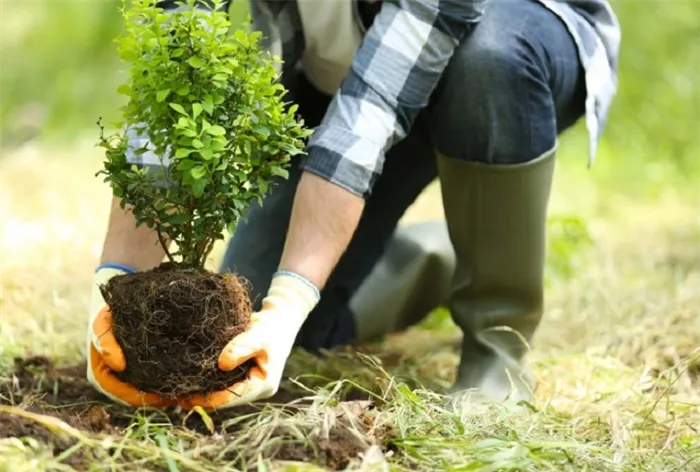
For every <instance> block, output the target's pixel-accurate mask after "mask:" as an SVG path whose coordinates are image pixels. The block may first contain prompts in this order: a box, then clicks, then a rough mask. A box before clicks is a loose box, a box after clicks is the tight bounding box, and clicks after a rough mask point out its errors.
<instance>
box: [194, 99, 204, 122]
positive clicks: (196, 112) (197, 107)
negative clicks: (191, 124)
mask: <svg viewBox="0 0 700 472" xmlns="http://www.w3.org/2000/svg"><path fill="white" fill-rule="evenodd" d="M203 109H204V108H203V107H202V104H201V103H193V104H192V114H193V115H192V118H193V119H195V120H196V119H197V117H198V116H199V115H200V114H201V113H202V110H203Z"/></svg>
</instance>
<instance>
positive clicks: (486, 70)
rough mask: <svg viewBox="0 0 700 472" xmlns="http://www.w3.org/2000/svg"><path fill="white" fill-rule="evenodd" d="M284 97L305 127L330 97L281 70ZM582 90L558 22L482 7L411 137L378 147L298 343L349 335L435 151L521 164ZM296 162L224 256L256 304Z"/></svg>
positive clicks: (317, 344) (580, 103) (281, 228)
mask: <svg viewBox="0 0 700 472" xmlns="http://www.w3.org/2000/svg"><path fill="white" fill-rule="evenodd" d="M284 83H285V85H286V86H287V87H288V88H289V90H290V95H291V98H292V99H293V100H294V101H295V103H297V104H298V105H299V112H300V114H301V115H302V116H303V117H304V118H305V120H306V122H307V124H308V125H310V126H316V125H317V124H318V123H319V122H320V120H321V119H322V117H323V114H324V113H325V110H326V107H327V105H328V103H329V102H330V97H327V96H324V95H322V94H320V93H319V92H317V91H316V90H314V89H313V87H312V86H311V85H310V84H309V83H308V82H307V81H306V80H305V79H304V77H303V75H300V76H298V77H285V78H284ZM585 97H586V89H585V83H584V76H583V70H582V68H581V65H580V62H579V58H578V53H577V51H576V47H575V44H574V43H573V40H572V39H571V36H570V35H569V33H568V31H567V29H566V27H565V26H564V24H563V23H562V22H561V21H560V20H559V19H558V18H557V17H556V16H555V15H554V14H553V13H551V12H550V11H549V10H547V9H546V8H545V7H543V6H542V5H540V4H539V3H536V2H534V1H529V0H516V1H512V2H508V1H504V0H501V1H498V2H491V3H489V4H488V6H487V9H486V12H485V15H484V17H483V19H482V21H481V23H480V24H479V25H478V26H477V28H476V29H475V30H474V32H473V34H472V35H471V36H470V37H469V38H468V39H466V40H465V41H464V42H463V44H461V45H460V46H459V47H458V49H457V50H456V52H455V55H454V57H453V58H452V60H451V62H450V64H449V65H448V67H447V69H446V71H445V73H444V75H443V77H442V79H441V81H440V83H439V84H438V87H437V88H436V90H435V92H434V93H433V96H432V99H431V103H430V104H429V106H428V107H427V108H426V109H425V110H423V112H421V113H420V114H419V116H418V118H417V120H416V123H415V124H414V127H413V129H412V131H411V133H410V135H409V136H408V137H407V138H406V139H405V140H403V141H401V142H400V143H398V144H397V145H395V146H394V147H393V148H392V149H391V150H390V151H389V152H388V154H387V158H386V163H385V166H384V171H383V173H382V176H381V177H380V179H379V180H378V182H377V184H376V186H375V188H374V190H373V193H372V196H371V197H370V198H369V199H368V200H367V202H366V207H365V210H364V213H363V215H362V218H361V220H360V223H359V226H358V228H357V231H356V232H355V235H354V237H353V239H352V241H351V242H350V245H349V247H348V249H347V251H346V253H345V254H344V255H343V257H342V258H341V260H340V261H339V263H338V265H337V266H336V269H335V270H334V272H333V273H332V275H331V277H330V279H329V281H328V283H327V285H326V287H325V288H324V290H323V292H322V296H321V301H320V302H319V304H318V305H317V307H316V308H315V309H314V310H313V311H312V313H311V314H310V315H309V318H308V319H307V321H306V323H305V324H304V326H303V327H302V329H301V331H300V333H299V335H298V337H297V339H296V345H297V346H299V347H302V348H304V349H306V350H309V351H311V352H318V350H320V349H330V348H333V347H336V346H339V345H345V344H351V343H352V342H353V341H354V336H355V325H354V316H353V313H352V312H351V310H350V308H349V307H348V303H349V300H350V298H351V297H352V295H353V293H354V292H355V291H356V290H357V289H358V287H359V286H360V285H361V284H362V282H363V280H364V279H365V278H366V277H367V276H368V274H369V273H370V272H371V270H372V268H373V267H374V265H375V264H376V262H377V261H378V260H379V258H380V257H381V256H382V253H383V251H384V248H385V247H386V244H387V242H388V241H389V240H390V238H391V236H392V234H393V233H394V230H395V228H396V225H397V223H398V221H399V219H400V218H401V217H402V216H403V214H404V212H405V210H406V209H407V208H408V207H409V206H410V205H411V204H412V203H413V202H414V201H415V199H416V198H417V197H418V195H419V194H420V193H421V192H422V191H423V189H424V188H425V187H426V186H427V185H428V184H429V183H430V182H431V181H432V180H434V179H435V178H436V176H437V169H436V162H435V151H436V150H437V151H439V152H440V153H441V154H444V155H446V156H450V157H454V158H460V159H466V160H470V161H478V162H483V163H490V164H518V163H524V162H528V161H530V160H532V159H535V158H536V157H538V156H540V155H541V154H542V153H544V152H546V151H548V150H550V149H551V148H552V147H553V146H554V145H555V143H556V140H557V136H558V135H559V134H560V133H561V132H562V131H564V130H565V129H567V128H569V127H570V126H571V125H573V124H574V123H575V122H576V121H578V119H579V118H580V117H581V116H582V115H583V113H584V110H585V107H584V104H585ZM300 174H301V171H300V170H299V168H298V167H297V166H295V167H293V168H292V169H291V171H290V176H289V179H288V180H282V179H279V180H277V181H276V182H275V186H274V188H273V190H272V192H271V194H270V195H269V196H268V197H267V198H266V199H265V201H264V203H263V205H262V207H261V206H258V205H255V206H253V207H252V208H251V209H250V210H249V212H248V213H247V216H246V218H245V219H244V220H243V221H241V222H240V224H239V225H238V228H237V229H236V232H235V234H234V235H233V237H232V239H231V241H230V243H229V246H228V248H227V251H226V253H225V256H224V261H223V264H222V268H221V269H222V271H234V272H237V273H239V274H240V275H242V276H244V277H246V278H247V279H248V280H249V281H250V283H251V284H252V296H253V299H254V303H255V308H256V309H259V308H260V304H261V300H262V298H263V297H264V296H265V293H266V292H267V289H268V287H269V284H270V280H271V277H272V274H273V273H274V272H275V270H276V269H277V266H278V264H279V261H280V257H281V255H282V250H283V247H284V240H285V235H286V232H287V227H288V224H289V218H290V214H291V209H292V204H293V201H294V193H295V190H296V185H297V182H298V180H299V177H300Z"/></svg>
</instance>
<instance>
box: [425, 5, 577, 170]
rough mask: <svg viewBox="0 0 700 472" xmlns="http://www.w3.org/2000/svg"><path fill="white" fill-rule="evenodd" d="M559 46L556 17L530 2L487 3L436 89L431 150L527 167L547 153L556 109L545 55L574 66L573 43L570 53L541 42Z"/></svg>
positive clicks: (564, 35) (563, 37)
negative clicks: (561, 57)
mask: <svg viewBox="0 0 700 472" xmlns="http://www.w3.org/2000/svg"><path fill="white" fill-rule="evenodd" d="M567 40H568V41H570V42H572V40H571V38H570V37H568V32H567V31H566V29H565V27H564V26H563V25H562V24H559V20H558V18H556V17H555V16H554V15H552V14H551V13H549V12H548V11H547V10H546V9H545V8H544V7H542V6H541V5H538V4H537V3H536V2H521V1H510V2H509V1H508V0H502V1H499V2H491V3H490V4H489V5H488V7H487V9H486V13H485V15H484V18H483V20H482V22H481V23H480V24H479V25H478V26H477V27H476V28H475V30H474V32H473V34H472V35H471V36H469V37H468V38H467V39H466V40H465V41H464V42H463V43H462V44H461V45H460V46H459V47H458V48H457V50H456V51H455V54H454V56H453V58H452V60H451V62H450V64H449V65H448V67H447V69H446V71H445V74H444V75H443V79H442V81H441V83H440V84H439V85H438V88H437V90H436V94H435V96H436V98H435V100H434V105H433V106H432V108H431V115H432V118H433V119H432V121H431V122H432V125H431V135H432V139H433V142H434V144H435V146H436V148H437V150H438V151H439V152H440V153H441V154H444V155H446V156H450V157H454V158H459V159H465V160H469V161H474V162H482V163H486V164H502V165H505V164H520V163H524V162H528V161H531V160H533V159H536V158H537V157H538V156H540V155H541V154H543V153H544V152H546V151H548V150H550V149H551V148H553V147H554V145H555V144H556V139H557V110H556V106H555V99H554V97H553V90H552V87H551V86H550V85H551V82H552V77H551V73H552V67H551V58H550V57H548V56H549V55H551V54H557V55H560V56H561V55H566V54H569V56H566V60H572V61H573V62H574V63H575V62H576V61H577V56H576V50H575V45H573V43H572V44H571V45H570V49H563V46H562V45H561V44H560V45H557V46H552V45H549V46H545V43H547V42H552V41H558V42H560V43H561V42H565V41H567ZM567 46H569V45H567ZM571 54H573V57H570V56H571ZM556 59H557V60H558V59H559V57H557V58H556ZM575 71H576V72H577V71H578V69H575ZM574 75H575V74H574ZM569 82H572V81H569ZM575 83H576V81H575V80H574V81H573V82H572V84H574V85H575ZM566 86H567V87H568V86H570V84H569V83H568V82H567V83H566ZM562 93H568V90H562Z"/></svg>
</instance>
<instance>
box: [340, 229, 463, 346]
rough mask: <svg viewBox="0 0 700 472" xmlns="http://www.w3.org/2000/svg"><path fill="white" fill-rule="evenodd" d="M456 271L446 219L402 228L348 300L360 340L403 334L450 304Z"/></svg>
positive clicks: (358, 340) (367, 340)
mask: <svg viewBox="0 0 700 472" xmlns="http://www.w3.org/2000/svg"><path fill="white" fill-rule="evenodd" d="M454 268H455V254H454V250H453V249H452V243H451V242H450V238H449V234H448V231H447V225H446V224H445V221H444V220H439V221H426V222H420V223H414V224H408V225H405V226H399V227H398V228H397V229H396V232H395V233H394V235H393V237H392V239H391V240H390V241H389V244H388V246H387V249H386V251H385V252H384V254H383V255H382V257H381V258H380V259H379V261H378V262H377V264H376V265H375V267H374V269H373V270H372V272H370V274H369V276H367V278H366V279H365V281H364V282H363V283H362V285H361V286H360V288H359V289H358V290H357V291H356V292H355V294H354V295H353V297H352V299H351V300H350V309H351V311H352V312H353V314H354V316H355V325H356V340H357V342H360V343H366V342H373V341H377V340H379V339H381V338H382V337H383V336H385V335H388V334H393V333H398V332H400V331H403V330H405V329H406V328H409V327H411V326H413V325H415V324H418V323H420V322H421V321H422V320H423V319H424V318H425V317H426V316H427V315H428V314H429V313H430V312H431V311H432V310H433V309H435V308H437V307H439V306H441V305H443V306H446V304H447V301H448V296H449V293H450V292H449V289H450V281H451V280H452V275H453V273H454Z"/></svg>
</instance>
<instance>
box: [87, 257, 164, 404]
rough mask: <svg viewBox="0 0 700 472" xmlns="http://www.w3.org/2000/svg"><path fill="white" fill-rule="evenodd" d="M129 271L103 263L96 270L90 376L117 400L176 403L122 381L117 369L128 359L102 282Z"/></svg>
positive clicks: (89, 331) (89, 332)
mask: <svg viewBox="0 0 700 472" xmlns="http://www.w3.org/2000/svg"><path fill="white" fill-rule="evenodd" d="M125 273H127V271H126V270H124V269H118V268H114V267H107V266H100V267H99V268H98V269H97V271H96V272H95V277H94V281H93V287H92V300H91V303H90V318H89V321H88V329H87V377H88V380H89V381H90V383H91V384H92V385H93V387H95V388H96V389H97V390H98V391H99V392H101V393H102V394H104V395H106V396H107V397H109V398H110V399H112V400H113V401H115V402H117V403H121V404H123V405H130V406H135V407H141V406H153V407H164V406H170V405H174V404H176V402H175V401H169V400H164V399H162V398H160V397H159V396H158V395H155V394H152V393H145V392H141V391H140V390H139V389H137V388H136V387H134V386H132V385H130V384H128V383H125V382H122V381H121V380H119V379H118V378H117V376H116V375H115V372H122V371H124V369H126V359H125V357H124V352H123V351H122V348H121V347H120V346H119V344H118V343H117V340H116V338H115V337H114V333H113V331H112V313H111V312H110V311H109V307H108V306H107V304H106V303H105V301H104V299H103V298H102V293H101V292H100V289H99V287H100V285H103V284H105V283H107V281H108V280H109V279H111V278H112V277H115V276H117V275H122V274H125Z"/></svg>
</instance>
